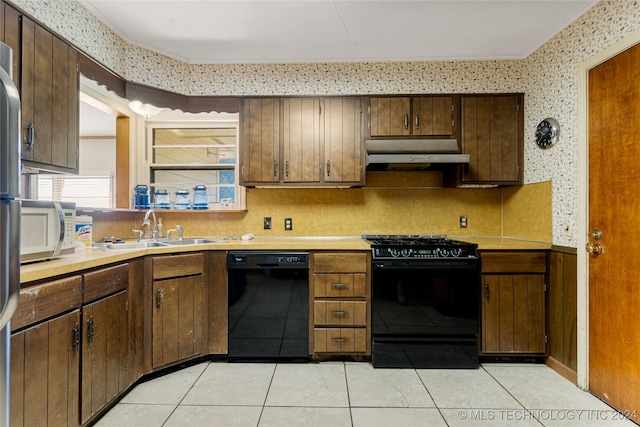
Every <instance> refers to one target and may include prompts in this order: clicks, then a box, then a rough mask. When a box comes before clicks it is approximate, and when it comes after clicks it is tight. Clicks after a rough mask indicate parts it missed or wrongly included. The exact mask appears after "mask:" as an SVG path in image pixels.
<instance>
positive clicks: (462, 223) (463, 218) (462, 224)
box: [460, 215, 468, 228]
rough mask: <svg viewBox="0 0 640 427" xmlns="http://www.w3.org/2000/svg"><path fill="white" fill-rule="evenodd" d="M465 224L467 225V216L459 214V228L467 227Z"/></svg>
mask: <svg viewBox="0 0 640 427" xmlns="http://www.w3.org/2000/svg"><path fill="white" fill-rule="evenodd" d="M467 225H468V222H467V216H466V215H460V228H467Z"/></svg>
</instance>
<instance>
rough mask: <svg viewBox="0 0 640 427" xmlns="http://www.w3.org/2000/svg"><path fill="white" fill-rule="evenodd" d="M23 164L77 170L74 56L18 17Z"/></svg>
mask: <svg viewBox="0 0 640 427" xmlns="http://www.w3.org/2000/svg"><path fill="white" fill-rule="evenodd" d="M21 19H22V39H21V57H22V73H21V88H20V89H21V101H22V129H21V131H22V159H23V161H24V162H25V164H26V165H27V166H32V167H36V168H42V169H51V170H55V171H60V172H71V173H77V171H78V134H79V128H78V127H79V119H78V116H79V80H78V65H77V64H78V53H77V51H76V50H75V49H73V48H72V47H71V46H69V45H68V44H67V43H65V42H64V41H62V40H60V39H59V38H58V37H56V36H54V35H53V34H52V33H51V32H49V31H48V30H46V29H45V28H43V27H42V26H40V25H38V24H37V23H35V22H34V21H32V20H31V19H29V18H28V17H26V16H24V15H23V16H22V17H21Z"/></svg>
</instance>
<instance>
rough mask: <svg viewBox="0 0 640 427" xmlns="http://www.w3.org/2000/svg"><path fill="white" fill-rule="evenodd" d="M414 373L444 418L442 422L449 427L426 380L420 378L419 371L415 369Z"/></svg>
mask: <svg viewBox="0 0 640 427" xmlns="http://www.w3.org/2000/svg"><path fill="white" fill-rule="evenodd" d="M413 372H415V374H416V375H417V376H418V379H419V380H420V382H421V383H422V386H423V387H424V389H425V390H426V392H427V394H428V395H429V398H430V399H431V401H432V402H433V404H434V407H435V409H436V410H437V411H438V413H439V414H440V417H442V421H444V423H445V424H446V425H447V427H449V422H448V421H447V418H446V417H445V416H444V414H443V413H442V411H441V410H440V407H439V406H438V402H436V400H435V399H434V398H433V396H432V395H431V392H430V391H429V387H427V385H426V384H425V383H424V380H423V379H422V377H421V376H420V374H419V373H418V370H417V369H413ZM426 409H429V408H426Z"/></svg>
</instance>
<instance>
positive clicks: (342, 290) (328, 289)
mask: <svg viewBox="0 0 640 427" xmlns="http://www.w3.org/2000/svg"><path fill="white" fill-rule="evenodd" d="M365 279H366V275H365V274H363V273H355V274H353V273H343V274H314V275H313V295H314V296H315V297H343V298H348V297H362V298H364V297H365V296H366V289H365V288H366V287H365Z"/></svg>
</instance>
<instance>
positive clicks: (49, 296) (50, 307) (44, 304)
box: [11, 276, 82, 330]
mask: <svg viewBox="0 0 640 427" xmlns="http://www.w3.org/2000/svg"><path fill="white" fill-rule="evenodd" d="M81 304H82V277H81V276H73V277H69V278H65V279H60V280H56V281H53V282H47V283H43V284H41V285H36V286H30V287H27V288H24V289H22V290H21V291H20V298H19V301H18V309H17V310H16V313H15V314H14V315H13V317H12V318H11V330H16V329H20V328H23V327H25V326H28V325H31V324H34V323H37V322H40V321H42V320H44V319H47V318H49V317H53V316H55V315H58V314H61V313H64V312H65V311H68V310H71V309H74V308H80V305H81Z"/></svg>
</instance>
